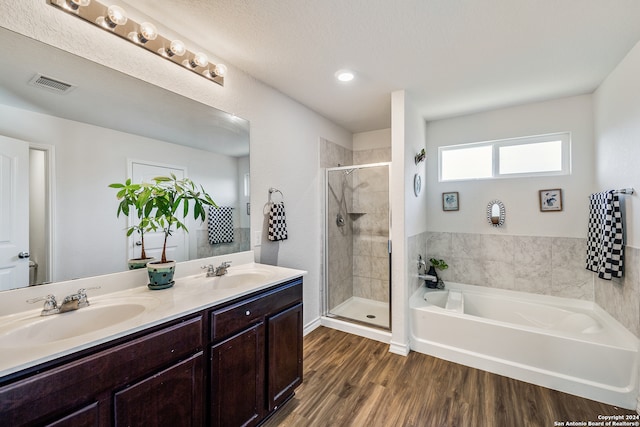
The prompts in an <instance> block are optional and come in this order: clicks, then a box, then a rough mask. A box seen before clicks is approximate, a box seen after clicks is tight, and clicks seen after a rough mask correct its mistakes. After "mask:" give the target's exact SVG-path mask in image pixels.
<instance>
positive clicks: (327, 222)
mask: <svg viewBox="0 0 640 427" xmlns="http://www.w3.org/2000/svg"><path fill="white" fill-rule="evenodd" d="M382 166H386V167H387V183H388V188H389V191H388V196H387V197H388V204H389V210H388V212H389V214H388V225H387V227H388V228H387V229H388V237H387V253H388V259H389V302H388V315H389V322H388V327H381V326H377V325H374V324H372V323H368V322H361V321H358V320H357V319H351V318H349V317H344V316H339V315H335V314H332V313H331V307H330V302H329V297H330V295H329V227H330V226H331V224H332V223H333V224H335V218H330V217H329V173H331V172H335V171H344V172H347V171H349V170H356V169H367V168H374V167H382ZM391 168H392V165H391V162H378V163H366V164H361V165H347V166H337V167H330V168H325V173H324V239H323V240H324V248H323V254H322V255H323V265H324V268H323V270H324V271H323V272H324V277H323V279H324V280H323V282H324V283H323V288H322V292H323V295H322V315H323V316H326V317H329V318H333V319H338V320H343V321H346V322H349V323H353V324H356V325H361V326H365V327H370V328H375V329H378V330H384V331H389V332H390V331H391V330H392V321H391V319H392V317H391V307H392V304H391V303H392V285H393V283H392V280H391V276H392V264H391V252H392V240H393V230H392V228H391V215H392V209H391ZM349 173H351V172H349Z"/></svg>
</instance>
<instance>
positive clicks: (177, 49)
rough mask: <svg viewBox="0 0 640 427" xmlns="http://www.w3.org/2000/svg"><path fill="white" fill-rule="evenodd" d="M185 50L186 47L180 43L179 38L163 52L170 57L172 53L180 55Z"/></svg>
mask: <svg viewBox="0 0 640 427" xmlns="http://www.w3.org/2000/svg"><path fill="white" fill-rule="evenodd" d="M186 51H187V48H186V47H184V43H182V42H181V41H180V40H174V41H172V42H171V44H170V45H169V49H167V50H166V51H165V52H166V54H167V55H168V56H170V57H171V56H174V55H176V56H182V55H184V53H185V52H186Z"/></svg>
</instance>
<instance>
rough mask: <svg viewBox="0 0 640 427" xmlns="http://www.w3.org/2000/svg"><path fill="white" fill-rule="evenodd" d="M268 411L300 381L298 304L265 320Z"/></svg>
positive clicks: (300, 339)
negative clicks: (267, 341)
mask: <svg viewBox="0 0 640 427" xmlns="http://www.w3.org/2000/svg"><path fill="white" fill-rule="evenodd" d="M267 331H268V332H267V334H268V337H269V344H268V347H269V348H268V354H267V360H268V366H267V370H268V375H269V377H268V379H267V381H268V384H267V390H268V392H267V393H268V394H267V396H268V399H269V402H268V403H269V411H272V410H273V409H274V408H276V407H278V406H280V405H281V404H282V403H283V402H284V401H286V400H287V399H288V398H289V397H291V396H292V395H293V390H294V388H296V387H297V386H298V385H300V384H301V383H302V304H298V305H294V306H293V307H291V308H288V309H286V310H284V311H281V312H280V313H278V314H276V315H275V316H271V317H269V318H268V320H267Z"/></svg>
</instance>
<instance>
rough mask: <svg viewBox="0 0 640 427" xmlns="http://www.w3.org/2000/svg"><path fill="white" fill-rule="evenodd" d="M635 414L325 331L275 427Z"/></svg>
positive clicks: (490, 425)
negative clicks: (392, 351) (301, 380)
mask: <svg viewBox="0 0 640 427" xmlns="http://www.w3.org/2000/svg"><path fill="white" fill-rule="evenodd" d="M616 414H634V415H635V414H636V413H635V412H634V411H630V410H626V409H619V408H616V407H614V406H609V405H605V404H602V403H598V402H594V401H592V400H587V399H583V398H580V397H576V396H572V395H569V394H565V393H560V392H557V391H554V390H550V389H547V388H543V387H538V386H534V385H531V384H527V383H524V382H521V381H517V380H513V379H510V378H506V377H502V376H500V375H495V374H491V373H488V372H484V371H480V370H478V369H473V368H468V367H466V366H462V365H458V364H456V363H451V362H447V361H445V360H441V359H437V358H434V357H431V356H426V355H424V354H420V353H416V352H411V353H410V354H409V356H407V357H403V356H399V355H396V354H392V353H389V346H388V345H386V344H382V343H379V342H376V341H372V340H369V339H366V338H361V337H358V336H354V335H350V334H346V333H343V332H340V331H336V330H333V329H329V328H324V327H321V328H318V329H316V330H315V331H313V332H311V333H310V334H309V335H307V336H306V337H305V339H304V382H303V384H302V385H301V386H300V387H298V389H297V390H296V395H295V397H294V398H293V399H291V400H290V401H289V402H288V403H286V404H285V405H284V406H283V407H282V408H280V410H279V411H278V412H277V413H276V414H275V415H274V416H273V418H271V419H270V420H268V421H267V422H266V423H265V426H267V427H276V426H296V427H297V426H304V427H308V426H330V427H339V426H371V427H377V426H381V427H387V426H393V427H395V426H421V427H423V426H426V427H432V426H460V427H467V426H470V427H485V426H486V427H503V426H504V427H511V426H514V427H515V426H518V427H520V426H536V427H537V426H541V427H547V426H557V425H560V424H555V423H556V422H558V423H561V422H564V423H566V422H567V421H584V422H585V423H588V422H589V421H592V422H594V421H598V415H616Z"/></svg>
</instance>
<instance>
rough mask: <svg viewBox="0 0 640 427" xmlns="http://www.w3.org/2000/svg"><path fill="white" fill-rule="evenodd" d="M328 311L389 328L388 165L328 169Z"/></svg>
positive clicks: (326, 233)
mask: <svg viewBox="0 0 640 427" xmlns="http://www.w3.org/2000/svg"><path fill="white" fill-rule="evenodd" d="M325 183H326V204H325V219H326V232H325V239H326V242H325V268H326V271H325V281H326V288H325V314H326V315H327V316H330V317H338V318H341V319H344V320H349V321H354V322H358V323H364V324H367V325H370V326H375V327H378V328H384V329H390V326H391V325H390V308H391V304H390V271H391V268H390V267H391V266H390V260H391V257H390V253H389V240H390V227H389V220H390V217H389V206H390V205H389V163H375V164H369V165H354V166H345V167H338V168H329V169H327V170H326V180H325Z"/></svg>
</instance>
